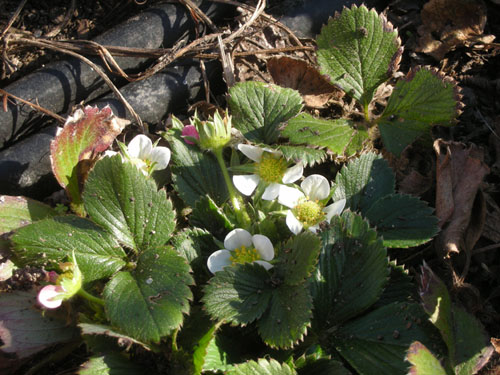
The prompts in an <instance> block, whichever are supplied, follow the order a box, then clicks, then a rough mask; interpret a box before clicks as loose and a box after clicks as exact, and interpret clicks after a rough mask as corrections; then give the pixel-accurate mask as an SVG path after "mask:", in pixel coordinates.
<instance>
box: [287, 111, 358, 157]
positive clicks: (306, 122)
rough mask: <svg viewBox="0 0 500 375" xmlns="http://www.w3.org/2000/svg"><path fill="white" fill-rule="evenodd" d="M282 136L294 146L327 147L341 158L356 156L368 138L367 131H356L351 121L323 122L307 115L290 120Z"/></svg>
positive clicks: (303, 114) (302, 114)
mask: <svg viewBox="0 0 500 375" xmlns="http://www.w3.org/2000/svg"><path fill="white" fill-rule="evenodd" d="M281 135H283V136H285V137H288V138H289V140H290V142H291V143H293V144H298V145H300V144H305V145H312V146H318V147H327V148H328V149H329V150H331V151H332V152H333V153H335V154H336V155H340V156H351V155H353V154H355V153H356V152H357V151H359V150H360V149H361V148H362V144H363V141H365V140H366V139H367V138H368V132H367V131H366V129H364V128H362V127H360V128H358V129H356V126H355V124H354V123H353V122H352V121H350V120H345V119H337V120H322V119H316V118H314V117H312V116H311V115H309V114H307V113H301V114H299V115H298V116H296V117H294V118H292V119H290V121H288V125H287V126H286V128H285V129H284V130H283V131H282V132H281Z"/></svg>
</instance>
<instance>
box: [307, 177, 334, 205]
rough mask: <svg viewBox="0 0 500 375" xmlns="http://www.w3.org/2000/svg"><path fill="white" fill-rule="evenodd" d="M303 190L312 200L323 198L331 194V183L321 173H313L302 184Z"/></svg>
mask: <svg viewBox="0 0 500 375" xmlns="http://www.w3.org/2000/svg"><path fill="white" fill-rule="evenodd" d="M300 187H301V188H302V191H303V192H304V193H305V194H306V195H307V196H308V197H309V199H311V200H313V201H314V200H322V199H325V198H326V197H328V196H329V195H330V183H329V182H328V180H327V179H326V178H325V177H323V176H322V175H320V174H312V175H310V176H308V177H306V178H305V179H304V181H302V183H301V184H300Z"/></svg>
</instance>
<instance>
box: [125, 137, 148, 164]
mask: <svg viewBox="0 0 500 375" xmlns="http://www.w3.org/2000/svg"><path fill="white" fill-rule="evenodd" d="M152 150H153V142H151V139H149V138H148V137H146V136H145V135H144V134H139V135H136V136H135V137H134V138H133V139H132V140H131V141H130V143H129V144H128V146H127V151H128V154H129V155H130V157H132V158H138V159H142V160H144V159H148V158H149V155H151V151H152Z"/></svg>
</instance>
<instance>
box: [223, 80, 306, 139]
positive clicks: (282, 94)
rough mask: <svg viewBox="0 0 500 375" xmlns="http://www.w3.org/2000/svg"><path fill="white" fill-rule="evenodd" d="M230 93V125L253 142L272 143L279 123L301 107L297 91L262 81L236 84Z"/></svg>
mask: <svg viewBox="0 0 500 375" xmlns="http://www.w3.org/2000/svg"><path fill="white" fill-rule="evenodd" d="M229 95H230V96H229V100H228V103H229V108H230V109H231V114H232V116H233V126H234V127H235V128H236V129H238V130H239V131H241V132H242V133H243V135H244V136H245V137H246V138H247V139H249V140H250V141H253V142H256V143H265V144H268V145H269V144H273V143H275V142H276V140H277V139H278V136H279V129H278V128H279V126H280V124H281V123H283V122H285V121H287V120H288V119H290V118H292V117H293V116H295V115H296V114H298V113H299V111H300V110H301V108H302V98H301V96H300V94H299V92H298V91H296V90H292V89H285V88H282V87H279V86H277V85H273V84H268V83H264V82H251V81H250V82H241V83H237V84H236V85H234V86H233V87H231V88H230V89H229Z"/></svg>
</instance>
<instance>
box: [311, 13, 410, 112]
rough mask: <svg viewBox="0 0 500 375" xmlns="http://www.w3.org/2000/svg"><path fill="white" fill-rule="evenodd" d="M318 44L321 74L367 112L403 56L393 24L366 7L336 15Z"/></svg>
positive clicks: (317, 40)
mask: <svg viewBox="0 0 500 375" xmlns="http://www.w3.org/2000/svg"><path fill="white" fill-rule="evenodd" d="M316 42H317V44H318V63H319V66H320V71H321V73H322V74H328V75H329V76H330V81H331V82H332V83H333V84H335V85H337V86H340V87H341V88H342V89H343V90H344V91H345V92H346V93H347V94H349V96H351V97H353V98H354V99H356V100H358V101H360V102H361V104H362V105H363V107H365V108H366V107H367V106H368V104H369V103H370V101H371V100H372V98H373V94H374V92H375V90H376V89H377V87H378V86H379V85H380V84H381V83H383V82H384V81H386V80H387V79H388V78H390V77H391V75H392V73H393V72H394V71H395V70H397V66H398V59H399V58H400V56H401V53H402V49H400V45H401V41H400V40H399V38H398V34H397V31H395V30H394V29H393V27H392V25H391V23H389V22H388V21H387V20H386V19H385V17H384V16H382V15H378V14H377V12H376V11H375V10H368V9H367V8H366V7H365V6H360V7H359V8H358V7H356V6H355V5H354V6H353V7H352V8H351V9H348V8H344V10H343V11H342V13H341V14H338V13H337V14H336V15H335V17H334V18H332V19H330V21H329V22H328V24H327V25H326V26H324V27H323V28H322V30H321V33H320V35H318V37H317V39H316Z"/></svg>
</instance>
